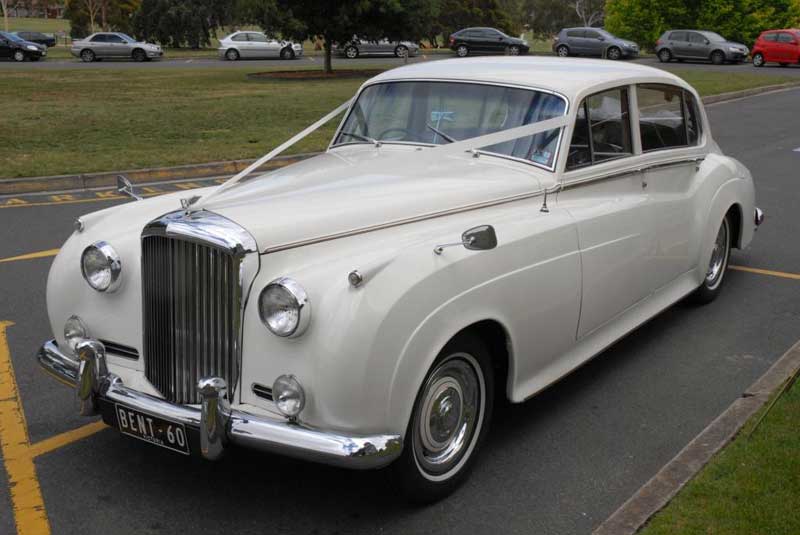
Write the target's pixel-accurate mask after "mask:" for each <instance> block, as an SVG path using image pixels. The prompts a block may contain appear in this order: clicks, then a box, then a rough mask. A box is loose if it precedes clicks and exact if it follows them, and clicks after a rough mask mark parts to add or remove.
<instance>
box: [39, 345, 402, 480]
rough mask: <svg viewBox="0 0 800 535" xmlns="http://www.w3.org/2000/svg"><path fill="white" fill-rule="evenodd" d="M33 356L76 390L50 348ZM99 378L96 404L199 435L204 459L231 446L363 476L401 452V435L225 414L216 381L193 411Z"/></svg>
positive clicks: (70, 370) (63, 361)
mask: <svg viewBox="0 0 800 535" xmlns="http://www.w3.org/2000/svg"><path fill="white" fill-rule="evenodd" d="M38 355H39V363H40V364H41V365H42V367H43V368H44V369H45V371H47V372H48V373H51V374H53V375H55V377H56V378H57V379H59V380H61V381H62V382H65V383H66V384H69V385H70V386H72V387H73V388H74V387H76V385H77V382H76V381H75V378H76V374H77V367H78V364H77V363H76V362H75V361H74V360H73V359H72V358H71V357H69V356H67V355H66V354H64V353H62V352H61V351H60V350H59V349H58V346H57V345H56V344H55V342H53V341H49V342H46V343H45V344H44V345H42V347H41V348H40V349H39V352H38ZM103 373H104V372H103V370H96V371H95V374H96V375H92V376H91V377H92V379H93V386H94V387H95V388H97V389H98V391H97V392H96V393H95V396H94V399H95V400H96V401H105V402H108V403H119V404H121V405H124V406H126V407H129V408H131V409H134V410H138V411H141V412H146V413H149V414H153V415H156V416H159V417H161V418H164V419H167V420H171V421H173V422H178V423H182V424H184V425H186V426H189V427H192V428H195V429H198V430H200V432H201V443H204V444H205V445H206V446H207V447H208V448H209V449H208V455H207V458H217V457H219V456H220V455H221V454H222V452H223V449H222V448H224V447H225V446H226V444H227V443H233V444H238V445H241V446H245V447H248V448H253V449H256V450H260V451H265V452H271V453H277V454H280V455H286V456H289V457H296V458H299V459H304V460H307V461H313V462H319V463H324V464H330V465H335V466H341V467H345V468H352V469H358V470H366V469H373V468H380V467H383V466H386V465H388V464H389V463H391V462H392V461H394V460H395V459H397V458H398V457H399V456H400V454H401V453H402V451H403V438H402V436H401V435H393V434H376V435H346V434H342V433H338V432H334V431H325V430H322V429H317V428H314V427H311V426H307V425H304V424H302V423H294V422H290V421H289V420H286V419H284V418H280V417H278V416H262V415H253V414H250V413H247V412H245V411H243V410H239V409H231V408H230V407H229V406H228V405H227V404H225V403H224V402H223V401H222V399H221V397H220V393H221V387H222V383H220V382H219V379H218V378H209V379H206V380H204V381H205V384H203V385H200V386H201V388H202V389H203V391H204V392H205V396H204V398H205V399H204V402H203V403H202V404H201V406H200V407H197V406H190V405H177V404H174V403H170V402H168V401H165V400H163V399H159V398H157V397H154V396H150V395H148V394H144V393H142V392H139V391H137V390H134V389H132V388H129V387H127V386H125V384H123V382H122V379H120V378H119V377H118V376H116V375H114V374H113V373H107V374H106V375H102V374H103ZM203 387H207V388H203ZM215 396H216V399H214V398H215ZM212 406H213V407H212ZM212 408H213V409H214V410H213V411H212V410H211V409H212ZM203 426H205V427H203ZM204 429H205V432H207V433H209V434H208V436H207V437H206V440H205V442H203V439H202V433H203V432H204V431H203V430H204ZM201 453H204V452H203V451H201Z"/></svg>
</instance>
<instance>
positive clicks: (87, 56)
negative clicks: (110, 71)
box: [81, 48, 95, 63]
mask: <svg viewBox="0 0 800 535" xmlns="http://www.w3.org/2000/svg"><path fill="white" fill-rule="evenodd" d="M94 60H95V54H94V52H93V51H91V50H89V49H88V48H87V49H86V50H83V51H81V61H83V62H84V63H91V62H93V61H94Z"/></svg>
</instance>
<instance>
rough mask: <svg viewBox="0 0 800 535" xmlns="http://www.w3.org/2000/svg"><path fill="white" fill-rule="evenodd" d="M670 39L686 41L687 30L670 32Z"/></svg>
mask: <svg viewBox="0 0 800 535" xmlns="http://www.w3.org/2000/svg"><path fill="white" fill-rule="evenodd" d="M669 40H670V41H686V32H672V33H671V34H669Z"/></svg>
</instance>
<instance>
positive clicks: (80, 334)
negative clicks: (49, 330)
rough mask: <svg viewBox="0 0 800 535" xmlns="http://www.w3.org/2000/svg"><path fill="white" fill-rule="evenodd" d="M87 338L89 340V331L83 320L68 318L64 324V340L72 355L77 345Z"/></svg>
mask: <svg viewBox="0 0 800 535" xmlns="http://www.w3.org/2000/svg"><path fill="white" fill-rule="evenodd" d="M87 338H89V329H87V328H86V324H85V323H83V320H82V319H81V318H80V317H78V316H70V317H69V318H68V319H67V321H66V323H64V339H65V340H66V341H67V345H68V346H69V348H70V349H71V350H72V353H73V354H74V353H75V350H76V348H77V347H78V344H79V343H80V342H82V341H83V340H86V339H87Z"/></svg>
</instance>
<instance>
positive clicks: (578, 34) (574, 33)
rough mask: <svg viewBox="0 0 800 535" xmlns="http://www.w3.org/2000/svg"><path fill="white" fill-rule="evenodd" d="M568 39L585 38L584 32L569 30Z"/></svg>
mask: <svg viewBox="0 0 800 535" xmlns="http://www.w3.org/2000/svg"><path fill="white" fill-rule="evenodd" d="M567 37H583V30H568V31H567Z"/></svg>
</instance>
